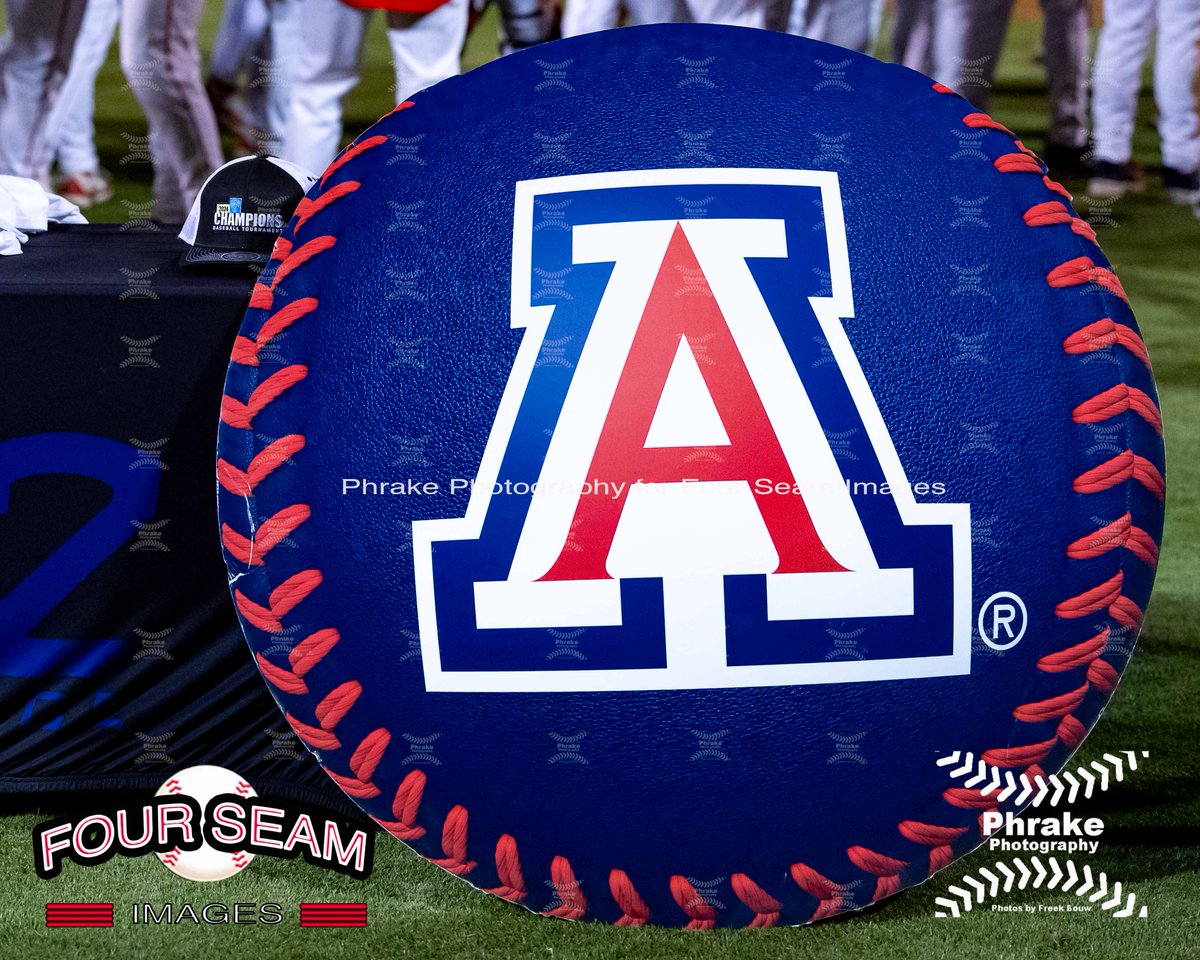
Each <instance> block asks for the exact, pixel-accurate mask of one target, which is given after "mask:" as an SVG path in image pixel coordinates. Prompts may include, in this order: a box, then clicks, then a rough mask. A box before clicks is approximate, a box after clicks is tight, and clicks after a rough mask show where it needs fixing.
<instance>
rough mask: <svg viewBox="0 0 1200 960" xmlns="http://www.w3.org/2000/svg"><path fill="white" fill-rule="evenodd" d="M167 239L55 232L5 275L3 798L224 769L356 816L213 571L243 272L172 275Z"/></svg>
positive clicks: (1, 393) (175, 248) (0, 315)
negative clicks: (280, 696)
mask: <svg viewBox="0 0 1200 960" xmlns="http://www.w3.org/2000/svg"><path fill="white" fill-rule="evenodd" d="M175 232H176V231H175V230H174V229H169V228H161V229H159V230H156V231H155V230H128V229H122V228H120V227H116V226H98V225H88V226H83V225H80V226H73V227H60V228H53V229H52V230H51V231H50V232H49V233H46V234H42V235H38V236H34V237H33V238H31V239H30V241H29V243H28V245H27V246H26V247H25V252H24V254H22V255H21V256H15V257H5V258H0V357H3V364H2V367H0V370H2V372H0V793H16V792H30V791H51V790H101V789H107V788H113V789H117V788H137V789H141V788H152V787H157V786H158V785H159V784H160V783H161V782H162V781H163V780H164V779H165V778H166V776H167V773H168V771H173V770H176V769H179V768H181V767H185V766H189V765H192V764H198V763H215V764H219V765H221V766H226V767H230V768H231V769H234V770H236V771H238V772H239V773H240V774H242V775H243V776H244V777H246V778H247V779H249V780H250V781H251V782H252V783H253V784H254V786H255V787H256V789H258V791H259V792H260V793H264V792H270V793H276V794H283V795H289V794H290V795H293V796H296V797H297V798H299V799H303V800H305V801H307V802H316V803H324V804H326V805H330V804H333V805H336V806H337V807H338V808H339V809H348V807H347V805H346V804H345V803H344V802H343V801H342V797H341V794H340V793H339V792H338V791H337V790H336V788H334V787H333V785H332V784H331V783H330V782H329V781H328V779H327V778H326V777H325V775H324V774H323V773H322V772H321V771H320V769H319V767H318V766H317V764H316V762H315V761H314V760H313V759H312V757H311V756H309V754H308V753H307V751H306V750H304V748H303V747H302V746H301V744H300V743H299V742H298V741H297V740H296V738H295V737H294V736H293V735H292V733H291V731H290V730H289V729H288V727H287V725H286V724H285V723H284V722H283V720H282V718H281V716H280V714H279V712H278V710H277V709H276V707H275V705H274V703H273V702H272V701H271V698H270V696H269V694H268V693H267V689H266V686H265V685H264V684H263V682H262V680H261V679H260V677H259V676H258V672H257V670H256V669H255V668H254V666H253V663H252V661H251V658H250V655H249V652H248V650H247V648H246V645H245V643H244V641H243V640H242V637H241V635H240V633H239V631H238V626H237V623H236V620H235V617H234V613H233V608H232V605H231V603H230V599H229V594H228V590H227V588H226V584H225V570H224V566H223V564H222V562H221V556H220V549H219V544H218V532H217V518H216V508H215V480H214V451H215V447H216V433H217V415H218V408H219V405H220V398H221V390H222V384H223V381H224V375H225V366H226V363H227V361H228V358H229V351H230V347H231V344H232V342H233V338H234V336H235V333H236V331H237V327H238V323H239V321H240V319H241V316H242V313H243V311H244V309H245V305H246V301H247V298H248V297H249V293H250V287H251V283H252V280H253V275H252V274H251V273H249V272H248V271H246V272H243V273H241V274H224V275H220V274H216V275H214V274H209V275H201V274H196V273H194V272H189V271H187V270H185V269H183V268H181V267H180V266H179V265H178V264H177V260H178V257H179V254H180V252H181V250H182V249H183V244H182V242H181V241H179V240H178V239H176V237H175V235H174V234H175Z"/></svg>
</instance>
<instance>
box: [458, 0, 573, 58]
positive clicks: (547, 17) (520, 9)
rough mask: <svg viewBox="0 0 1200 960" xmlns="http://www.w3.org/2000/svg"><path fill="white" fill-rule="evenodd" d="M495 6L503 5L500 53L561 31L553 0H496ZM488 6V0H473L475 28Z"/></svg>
mask: <svg viewBox="0 0 1200 960" xmlns="http://www.w3.org/2000/svg"><path fill="white" fill-rule="evenodd" d="M496 6H497V7H499V8H500V55H501V56H505V55H507V54H510V53H512V52H513V51H514V50H523V49H525V48H526V47H534V46H537V45H538V44H539V43H545V42H546V41H547V40H552V39H554V38H555V35H556V34H557V32H558V20H559V14H560V12H561V11H560V10H559V8H558V4H557V3H554V2H552V0H497V2H496ZM487 7H488V0H472V4H471V12H472V19H471V21H470V23H471V28H472V29H473V28H474V24H475V21H476V19H477V18H478V17H480V16H482V15H483V12H484V10H486V9H487Z"/></svg>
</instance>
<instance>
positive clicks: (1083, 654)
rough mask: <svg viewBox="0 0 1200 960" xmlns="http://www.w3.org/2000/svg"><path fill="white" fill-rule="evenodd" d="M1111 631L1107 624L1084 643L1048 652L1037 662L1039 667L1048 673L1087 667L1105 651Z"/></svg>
mask: <svg viewBox="0 0 1200 960" xmlns="http://www.w3.org/2000/svg"><path fill="white" fill-rule="evenodd" d="M1110 633H1111V630H1110V628H1109V627H1107V626H1106V627H1105V628H1104V629H1103V630H1101V631H1100V632H1099V633H1098V634H1096V635H1095V636H1094V637H1092V638H1091V639H1089V640H1084V641H1083V643H1077V644H1075V646H1073V647H1067V649H1066V650H1059V651H1057V652H1055V653H1048V654H1046V655H1045V656H1044V657H1042V659H1040V660H1039V661H1038V662H1037V666H1038V669H1039V670H1044V671H1045V672H1046V673H1065V672H1066V671H1068V670H1074V669H1076V668H1077V667H1086V666H1087V665H1088V664H1089V663H1091V662H1092V661H1093V660H1095V659H1096V658H1097V657H1098V656H1100V654H1102V653H1103V652H1104V648H1105V647H1106V646H1108V637H1109V634H1110Z"/></svg>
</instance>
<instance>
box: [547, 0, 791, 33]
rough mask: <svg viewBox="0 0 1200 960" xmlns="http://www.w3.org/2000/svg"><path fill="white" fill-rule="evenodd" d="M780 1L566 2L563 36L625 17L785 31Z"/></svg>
mask: <svg viewBox="0 0 1200 960" xmlns="http://www.w3.org/2000/svg"><path fill="white" fill-rule="evenodd" d="M785 5H786V4H782V5H781V4H780V2H779V0H624V2H622V0H566V6H565V7H564V8H563V25H562V33H563V36H564V37H575V36H578V35H579V34H581V33H593V32H595V31H597V30H611V29H612V28H614V27H619V26H620V25H621V22H622V14H624V17H625V20H624V22H625V23H627V24H628V25H629V26H631V27H634V26H638V25H640V24H646V23H721V24H725V25H726V26H730V27H757V28H759V29H762V28H764V27H768V26H770V27H782V22H780V23H776V22H774V21H775V20H776V19H778V20H783V19H785V18H784V17H779V16H777V14H776V11H778V10H779V9H780V7H781V6H785Z"/></svg>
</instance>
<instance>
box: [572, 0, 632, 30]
mask: <svg viewBox="0 0 1200 960" xmlns="http://www.w3.org/2000/svg"><path fill="white" fill-rule="evenodd" d="M620 25H621V0H566V5H565V6H564V7H563V19H562V35H563V36H564V37H578V36H580V35H581V34H584V33H595V32H596V31H597V30H611V29H613V27H618V26H620Z"/></svg>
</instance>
